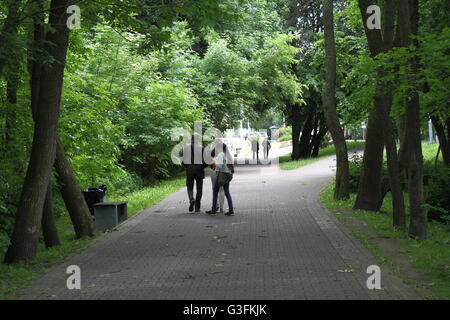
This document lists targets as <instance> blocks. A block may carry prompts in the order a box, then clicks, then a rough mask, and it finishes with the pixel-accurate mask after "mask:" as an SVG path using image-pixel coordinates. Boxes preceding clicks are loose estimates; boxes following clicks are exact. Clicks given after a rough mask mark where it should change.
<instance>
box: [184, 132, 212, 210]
mask: <svg viewBox="0 0 450 320" xmlns="http://www.w3.org/2000/svg"><path fill="white" fill-rule="evenodd" d="M203 151H204V148H203V147H202V145H201V144H200V136H199V135H197V134H194V135H192V140H191V143H190V144H188V145H187V146H185V147H184V148H183V165H184V166H185V167H186V187H187V191H188V197H189V212H192V211H193V210H194V206H195V212H200V207H201V200H202V194H203V179H205V168H206V167H207V164H205V162H204V160H203ZM194 182H195V184H196V188H197V190H196V191H197V194H196V196H195V198H194Z"/></svg>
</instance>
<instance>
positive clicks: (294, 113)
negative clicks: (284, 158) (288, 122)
mask: <svg viewBox="0 0 450 320" xmlns="http://www.w3.org/2000/svg"><path fill="white" fill-rule="evenodd" d="M291 119H292V159H293V160H299V159H300V144H299V140H300V131H301V127H300V124H301V119H300V105H299V104H297V103H295V104H292V105H291Z"/></svg>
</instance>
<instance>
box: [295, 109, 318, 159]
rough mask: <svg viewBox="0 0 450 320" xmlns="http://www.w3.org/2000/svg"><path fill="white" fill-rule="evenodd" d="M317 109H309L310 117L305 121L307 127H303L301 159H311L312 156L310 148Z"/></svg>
mask: <svg viewBox="0 0 450 320" xmlns="http://www.w3.org/2000/svg"><path fill="white" fill-rule="evenodd" d="M315 110H316V108H315V107H309V108H308V116H307V119H306V121H305V125H304V126H303V130H302V135H301V138H300V142H299V157H300V158H302V159H304V158H309V156H310V153H309V151H310V148H309V145H310V143H311V137H312V135H311V132H312V130H313V129H314V114H315Z"/></svg>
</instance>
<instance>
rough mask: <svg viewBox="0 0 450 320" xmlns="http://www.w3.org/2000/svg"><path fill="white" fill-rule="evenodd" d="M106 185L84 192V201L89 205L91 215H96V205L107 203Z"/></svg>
mask: <svg viewBox="0 0 450 320" xmlns="http://www.w3.org/2000/svg"><path fill="white" fill-rule="evenodd" d="M106 189H107V188H106V185H104V184H103V185H101V186H100V187H98V188H88V189H86V190H83V196H84V200H86V204H87V205H88V208H89V211H90V212H91V215H94V205H95V204H96V203H102V202H105V201H106Z"/></svg>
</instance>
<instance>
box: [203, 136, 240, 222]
mask: <svg viewBox="0 0 450 320" xmlns="http://www.w3.org/2000/svg"><path fill="white" fill-rule="evenodd" d="M233 163H234V161H233V157H231V154H230V152H229V151H228V149H227V146H226V145H225V144H223V148H222V151H221V152H220V153H219V154H218V155H217V158H216V162H215V164H216V167H215V170H214V172H215V173H216V174H217V179H216V182H215V184H214V192H213V203H212V208H211V210H210V211H206V213H208V214H216V213H217V197H218V194H219V190H220V187H223V190H224V192H225V197H226V198H227V202H228V212H227V213H225V215H227V216H231V215H234V208H233V200H232V198H231V194H230V181H231V180H232V179H233V173H234V166H233Z"/></svg>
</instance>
